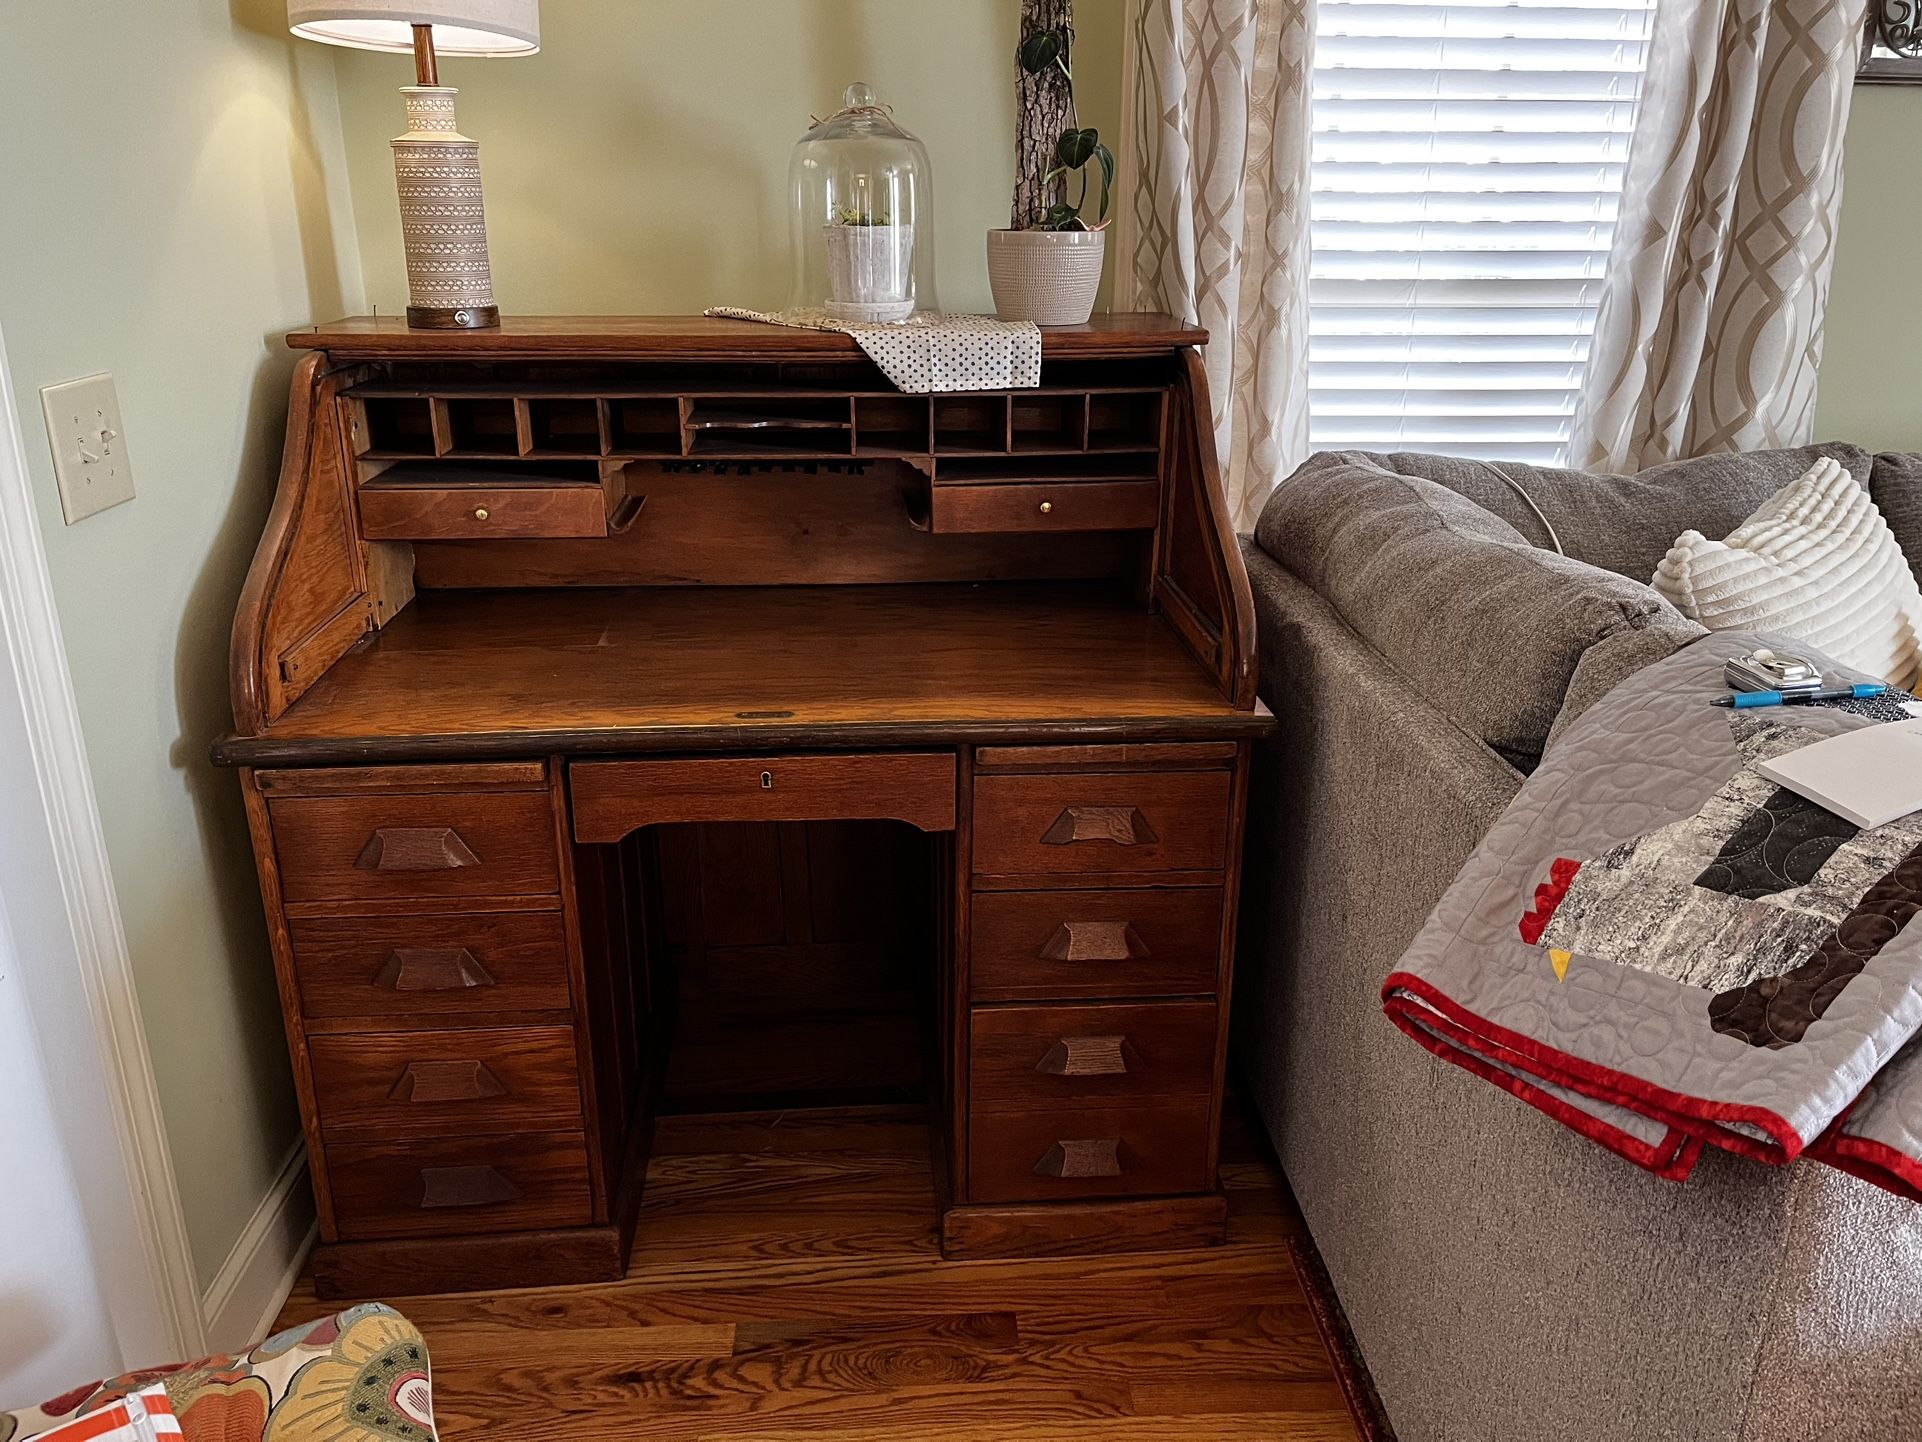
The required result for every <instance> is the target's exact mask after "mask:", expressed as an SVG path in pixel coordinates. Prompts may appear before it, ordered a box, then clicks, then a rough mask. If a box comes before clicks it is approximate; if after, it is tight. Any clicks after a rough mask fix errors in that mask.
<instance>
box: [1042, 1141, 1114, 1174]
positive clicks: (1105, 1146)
mask: <svg viewBox="0 0 1922 1442" xmlns="http://www.w3.org/2000/svg"><path fill="white" fill-rule="evenodd" d="M1034 1174H1035V1175H1036V1176H1037V1177H1060V1178H1062V1179H1064V1180H1070V1181H1071V1180H1073V1179H1075V1178H1077V1177H1118V1176H1120V1175H1121V1138H1120V1137H1093V1138H1088V1139H1084V1140H1080V1141H1069V1140H1066V1139H1064V1140H1061V1141H1058V1142H1056V1143H1055V1144H1054V1145H1053V1146H1051V1147H1049V1148H1048V1149H1047V1151H1045V1152H1043V1153H1042V1154H1041V1160H1040V1161H1038V1162H1036V1163H1035V1164H1034Z"/></svg>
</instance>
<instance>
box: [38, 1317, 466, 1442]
mask: <svg viewBox="0 0 1922 1442" xmlns="http://www.w3.org/2000/svg"><path fill="white" fill-rule="evenodd" d="M155 1382H160V1383H163V1384H164V1385H165V1386H166V1388H167V1398H168V1400H169V1401H170V1402H171V1403H172V1404H173V1409H174V1412H175V1414H176V1415H177V1416H178V1417H179V1418H180V1426H181V1431H182V1432H183V1433H184V1434H185V1437H186V1442H436V1434H435V1432H434V1406H433V1400H432V1396H431V1377H430V1373H429V1370H428V1365H427V1343H426V1342H425V1341H423V1340H422V1338H421V1335H420V1333H419V1332H418V1331H417V1330H415V1328H414V1325H413V1323H411V1322H409V1321H408V1320H407V1319H406V1318H405V1317H403V1316H401V1315H400V1313H398V1312H396V1311H395V1310H394V1309H393V1308H391V1307H383V1306H380V1305H379V1304H377V1303H369V1304H368V1305H366V1306H361V1307H353V1308H350V1309H349V1310H347V1311H345V1312H341V1313H339V1314H338V1315H336V1316H332V1317H323V1318H321V1319H320V1320H319V1321H317V1322H307V1323H303V1324H302V1325H301V1326H298V1327H289V1328H288V1329H287V1330H286V1331H284V1332H282V1333H280V1334H279V1335H278V1336H274V1337H270V1338H268V1339H267V1340H266V1341H265V1342H262V1343H261V1344H260V1345H259V1346H257V1347H255V1348H254V1349H253V1350H252V1351H250V1352H246V1353H244V1354H241V1355H237V1356H220V1357H207V1358H204V1359H203V1360H201V1361H198V1362H189V1363H186V1364H184V1365H180V1366H174V1367H153V1368H149V1369H148V1370H146V1371H142V1372H129V1373H127V1374H126V1375H125V1376H121V1377H112V1378H108V1379H107V1380H106V1381H102V1382H90V1383H88V1384H87V1385H86V1386H84V1387H77V1388H75V1389H74V1390H73V1391H71V1392H67V1393H64V1394H63V1395H61V1396H59V1397H55V1398H54V1399H52V1400H51V1401H49V1402H43V1403H41V1404H40V1406H38V1407H34V1408H29V1409H28V1410H26V1411H24V1412H0V1442H28V1439H30V1438H33V1437H36V1436H38V1435H39V1434H40V1433H42V1432H46V1431H49V1430H51V1429H52V1428H54V1427H58V1426H60V1425H61V1424H63V1423H66V1422H70V1421H72V1420H73V1419H74V1418H76V1417H79V1416H83V1415H84V1414H86V1413H88V1412H91V1411H93V1410H94V1409H95V1408H97V1407H104V1406H107V1405H108V1404H109V1403H112V1402H115V1401H118V1400H119V1399H120V1398H121V1397H123V1396H125V1395H126V1394H128V1393H129V1392H134V1391H137V1390H139V1389H140V1388H142V1387H149V1386H152V1385H153V1384H154V1383H155Z"/></svg>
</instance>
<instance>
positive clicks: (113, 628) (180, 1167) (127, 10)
mask: <svg viewBox="0 0 1922 1442" xmlns="http://www.w3.org/2000/svg"><path fill="white" fill-rule="evenodd" d="M4 28H5V38H4V43H0V136H4V137H5V144H4V145H3V146H0V332H3V333H4V335H5V338H6V344H7V348H8V351H9V353H10V357H11V360H12V365H13V377H14V383H15V386H16V388H17V390H16V394H15V396H14V402H15V404H16V405H17V406H18V408H19V411H20V416H21V419H22V422H23V424H24V425H25V427H26V433H27V441H28V444H27V454H28V460H29V462H30V464H31V467H32V480H33V487H34V496H35V501H36V503H37V505H38V508H39V512H40V520H41V526H42V529H43V530H44V532H45V536H46V546H47V552H48V557H49V560H50V562H51V565H52V572H53V580H54V587H55V591H56V594H57V597H58V602H59V607H60V619H61V624H62V626H63V628H64V631H65V636H66V644H67V652H68V656H69V659H70V661H71V664H72V669H73V677H74V685H75V687H76V689H77V691H78V693H79V699H80V710H81V717H82V721H83V724H84V726H85V729H86V738H87V749H88V755H89V758H90V760H91V763H92V767H93V775H94V784H95V787H96V789H97V791H98V793H99V800H100V811H101V815H102V817H103V819H104V821H105V823H106V830H107V843H108V851H109V854H110V857H111V860H112V864H113V872H114V883H115V889H116V891H117V892H118V894H119V898H120V906H121V912H122V914H123V916H124V918H125V921H126V930H127V942H128V945H129V947H130V949H131V952H132V956H133V964H134V968H135V973H136V977H137V981H138V986H139V991H140V1002H141V1008H142V1011H143V1013H144V1015H145V1018H146V1022H147V1034H148V1041H149V1044H150V1046H151V1047H152V1051H153V1058H154V1068H155V1071H156V1073H157V1077H158V1082H159V1087H160V1095H161V1102H162V1106H163V1109H164V1112H165V1115H166V1121H167V1131H168V1137H169V1141H170V1143H171V1148H172V1152H173V1159H174V1166H175V1168H176V1170H177V1171H178V1174H179V1178H180V1190H181V1196H182V1201H183V1202H184V1204H185V1209H186V1215H187V1227H188V1233H189V1236H190V1237H191V1239H192V1243H193V1249H194V1261H195V1265H196V1269H197V1271H198V1273H199V1276H200V1280H201V1283H202V1285H203V1286H204V1285H205V1284H206V1283H207V1282H208V1281H209V1280H210V1279H211V1278H212V1276H213V1275H214V1273H215V1271H216V1270H217V1269H218V1268H219V1266H220V1264H221V1263H222V1262H223V1261H224V1260H225V1259H226V1257H227V1254H228V1252H229V1251H230V1250H231V1249H232V1247H233V1244H234V1242H235V1240H236V1239H237V1238H238V1237H239V1235H240V1232H241V1229H242V1227H243V1226H244V1225H245V1224H246V1221H247V1219H248V1218H249V1216H250V1215H251V1214H252V1213H253V1212H254V1210H255V1208H256V1207H257V1206H258V1205H259V1203H260V1201H261V1200H262V1198H263V1197H264V1196H265V1195H266V1193H267V1191H268V1188H269V1186H270V1185H271V1183H272V1181H273V1178H274V1175H275V1172H276V1171H277V1169H278V1167H279V1164H280V1162H281V1161H282V1159H283V1158H284V1156H285V1155H286V1152H287V1150H288V1148H289V1147H290V1146H291V1145H292V1143H293V1140H294V1138H295V1136H296V1133H297V1130H298V1128H297V1123H296V1119H295V1115H294V1107H293V1094H292V1085H291V1082H290V1079H289V1075H288V1068H287V1059H286V1044H285V1041H284V1040H283V1035H282V1031H281V1024H280V1009H279V1006H278V1004H277V1002H276V1000H275V996H274V987H273V978H272V969H271V963H270V961H269V958H268V951H267V942H266V937H265V934H264V931H263V928H262V925H261V919H260V901H259V897H258V894H257V892H256V889H255V881H254V871H253V862H252V859H251V855H250V853H249V850H248V847H247V841H246V828H245V825H244V822H243V819H242V815H241V807H240V793H239V788H238V786H237V784H236V782H235V780H234V777H233V774H232V773H231V772H224V771H216V770H214V769H213V768H212V767H211V766H209V765H208V764H207V761H206V754H207V744H208V742H209V741H211V740H212V739H213V737H214V736H216V735H217V734H218V733H219V732H221V731H222V730H224V729H226V728H227V727H228V726H229V725H230V724H231V719H232V718H231V716H230V714H229V711H228V707H227V632H228V626H229V623H230V622H231V620H232V617H233V607H234V600H235V597H236V596H237V595H238V594H239V591H240V582H241V577H242V575H243V574H244V572H245V569H246V566H247V561H248V558H249V557H250V556H251V554H252V552H253V547H254V542H255V541H256V540H257V539H258V537H259V534H260V527H261V523H262V521H263V519H264V517H265V514H266V507H267V502H268V499H269V497H270V496H271V494H272V487H273V480H274V475H275V469H276V466H277V464H278V460H279V454H280V439H281V428H282V426H283V424H284V419H285V409H286V402H287V381H288V373H289V370H290V361H289V358H288V355H287V353H286V351H285V350H284V349H283V347H282V346H281V344H280V341H279V333H280V332H281V331H283V330H285V329H286V328H288V327H291V326H294V325H298V324H302V323H306V322H309V321H312V320H314V319H316V318H323V317H326V316H330V315H336V314H339V313H340V312H342V311H350V310H358V309H360V308H361V306H362V299H361V293H360V279H359V259H358V256H357V254H356V250H355V246H354V241H353V236H352V226H351V213H350V210H349V208H348V204H347V198H346V191H345V185H344V180H343V178H342V176H343V169H342V166H341V162H340V157H341V138H340V125H339V119H338V114H337V112H336V109H335V97H334V87H333V67H332V60H331V58H330V57H329V56H327V55H326V54H325V53H323V52H321V50H320V48H319V47H317V46H312V45H305V44H301V45H296V44H295V43H293V42H292V41H290V39H289V38H288V37H287V35H286V10H285V8H284V5H283V4H282V3H280V0H231V3H230V0H168V3H166V4H164V5H163V4H154V3H144V0H143V3H138V4H134V3H128V0H61V3H59V4H40V3H34V4H22V3H10V4H8V6H7V7H6V19H5V27H4ZM101 370H107V371H111V372H113V374H114V376H115V378H116V380H117V381H118V383H119V392H120V402H121V408H122V413H123V416H124V419H125V423H126V434H127V442H128V448H129V456H130V459H131V461H132V464H133V469H134V476H135V482H136V485H137V488H138V496H137V498H136V499H135V500H134V501H133V502H132V503H131V504H128V505H124V506H120V507H117V508H115V509H113V510H110V511H106V512H103V513H102V514H100V515H97V516H95V517H93V518H92V519H90V520H87V521H84V522H82V523H81V524H79V525H77V526H74V527H68V526H65V525H64V524H62V521H61V516H60V503H59V498H58V494H57V492H56V491H55V488H54V481H53V474H52V465H51V462H50V457H49V453H48V448H47V445H46V442H45V436H44V429H43V426H42V422H41V411H40V398H39V390H40V387H41V386H44V385H47V384H49V383H51V382H54V381H62V380H68V379H72V378H73V377H76V376H81V375H86V374H89V373H91V372H94V371H101ZM101 1144H102V1145H111V1141H110V1140H109V1139H106V1138H103V1139H102V1141H101ZM14 1184H15V1185H19V1184H22V1179H18V1178H16V1179H15V1182H14Z"/></svg>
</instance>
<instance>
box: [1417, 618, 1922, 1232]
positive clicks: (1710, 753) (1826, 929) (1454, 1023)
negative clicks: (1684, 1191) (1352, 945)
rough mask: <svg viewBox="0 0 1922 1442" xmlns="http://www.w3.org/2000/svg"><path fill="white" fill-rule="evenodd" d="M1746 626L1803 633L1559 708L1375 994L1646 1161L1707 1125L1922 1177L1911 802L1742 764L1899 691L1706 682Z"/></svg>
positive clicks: (1659, 1162)
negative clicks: (1860, 816) (1866, 796)
mask: <svg viewBox="0 0 1922 1442" xmlns="http://www.w3.org/2000/svg"><path fill="white" fill-rule="evenodd" d="M1758 645H1773V646H1775V647H1776V649H1778V650H1781V649H1791V650H1793V649H1797V648H1794V647H1792V646H1790V645H1789V643H1786V642H1782V641H1780V640H1776V639H1773V638H1769V637H1766V636H1757V635H1754V634H1751V633H1733V632H1731V633H1721V634H1717V635H1711V636H1708V637H1705V638H1703V639H1702V640H1700V641H1698V642H1696V643H1695V644H1693V645H1690V646H1687V647H1685V648H1684V649H1682V650H1681V651H1678V652H1676V653H1675V654H1674V655H1673V656H1670V657H1669V658H1668V659H1666V660H1664V661H1662V662H1659V663H1657V664H1656V665H1654V666H1650V667H1648V668H1646V669H1645V670H1643V671H1641V672H1639V673H1637V674H1636V675H1634V676H1632V677H1630V678H1629V679H1628V680H1627V681H1625V682H1623V683H1622V684H1621V685H1620V686H1618V687H1617V688H1616V689H1615V690H1614V691H1613V692H1611V693H1610V694H1609V695H1608V696H1606V697H1604V698H1603V699H1602V700H1601V701H1600V702H1598V703H1596V705H1594V706H1593V707H1592V708H1590V710H1589V711H1588V712H1587V713H1586V714H1584V715H1583V716H1582V717H1581V718H1580V719H1579V720H1578V721H1577V722H1576V723H1575V724H1574V725H1573V726H1571V727H1570V728H1569V729H1568V731H1567V732H1566V733H1565V734H1564V735H1563V737H1562V738H1561V739H1560V740H1559V741H1558V743H1557V744H1556V745H1555V746H1554V747H1553V748H1552V749H1551V750H1550V752H1549V754H1548V755H1547V756H1546V757H1544V758H1543V761H1542V764H1541V766H1540V768H1539V769H1538V770H1537V771H1536V772H1535V773H1534V774H1533V775H1532V776H1531V777H1529V778H1528V780H1527V782H1526V783H1525V784H1524V785H1523V787H1522V789H1521V792H1520V793H1519V794H1518V795H1517V796H1516V798H1515V800H1514V802H1513V803H1512V804H1511V805H1510V806H1509V808H1508V809H1507V811H1506V812H1504V813H1503V815H1502V817H1501V819H1500V820H1499V821H1498V822H1497V823H1496V824H1495V826H1494V827H1493V828H1491V829H1490V831H1489V833H1488V835H1487V836H1486V837H1485V838H1483V840H1482V843H1481V845H1480V846H1479V847H1478V848H1477V849H1476V851H1475V854H1474V856H1473V857H1472V858H1470V860H1469V863H1468V865H1467V866H1466V867H1464V868H1463V869H1462V872H1461V874H1460V875H1459V876H1458V877H1457V878H1456V880H1455V882H1454V884H1453V885H1451V886H1450V887H1449V889H1448V892H1447V893H1446V894H1445V895H1444V896H1443V898H1442V900H1441V901H1440V903H1439V904H1438V905H1437V906H1436V908H1435V910H1434V912H1433V913H1432V914H1431V915H1430V917H1429V919H1428V922H1427V924H1426V925H1425V926H1424V927H1423V929H1422V931H1421V933H1420V935H1419V936H1417V937H1416V939H1415V942H1414V944H1413V945H1412V946H1410V947H1409V949H1408V951H1407V953H1406V954H1405V955H1404V956H1403V957H1402V959H1401V962H1400V963H1399V965H1398V966H1397V969H1396V970H1395V971H1394V972H1393V973H1392V974H1391V975H1390V976H1389V978H1388V980H1387V982H1386V984H1385V985H1384V987H1383V991H1382V999H1383V1005H1384V1007H1385V1008H1386V1010H1387V1012H1388V1015H1389V1016H1390V1018H1392V1019H1393V1021H1394V1022H1395V1024H1396V1025H1397V1026H1399V1027H1400V1028H1401V1029H1402V1030H1403V1031H1404V1032H1406V1033H1407V1034H1408V1035H1409V1036H1411V1037H1413V1038H1414V1039H1415V1040H1416V1041H1418V1042H1420V1043H1421V1044H1422V1045H1423V1046H1425V1047H1427V1048H1428V1049H1429V1050H1430V1051H1432V1052H1434V1053H1435V1054H1436V1055H1437V1056H1440V1057H1442V1058H1444V1059H1446V1060H1448V1061H1452V1062H1454V1063H1456V1064H1457V1065H1459V1066H1463V1067H1466V1068H1468V1069H1469V1070H1470V1071H1473V1072H1475V1073H1476V1074H1478V1075H1480V1076H1482V1077H1485V1078H1486V1079H1487V1080H1489V1081H1491V1082H1493V1083H1494V1084H1495V1085H1497V1086H1499V1087H1502V1088H1503V1089H1504V1090H1506V1091H1509V1092H1511V1093H1513V1094H1514V1095H1515V1096H1517V1097H1520V1098H1521V1099H1522V1100H1523V1101H1526V1102H1528V1103H1529V1104H1530V1105H1532V1106H1535V1107H1537V1108H1539V1109H1540V1110H1542V1111H1544V1112H1546V1113H1547V1114H1548V1115H1549V1116H1551V1117H1554V1118H1555V1119H1556V1120H1558V1121H1561V1122H1563V1123H1565V1124H1566V1125H1568V1126H1570V1127H1572V1128H1574V1129H1575V1130H1576V1131H1578V1132H1580V1133H1581V1134H1582V1135H1584V1136H1586V1137H1589V1138H1591V1139H1592V1140H1594V1141H1597V1142H1599V1143H1601V1144H1602V1145H1604V1146H1606V1147H1608V1148H1610V1149H1611V1150H1613V1151H1615V1152H1618V1153H1620V1154H1621V1155H1622V1156H1624V1157H1627V1158H1628V1159H1629V1160H1630V1161H1633V1162H1635V1163H1637V1164H1638V1165H1640V1166H1643V1167H1646V1168H1648V1169H1649V1170H1650V1171H1652V1172H1655V1173H1657V1174H1658V1175H1661V1176H1664V1177H1669V1178H1673V1179H1676V1180H1680V1179H1681V1178H1684V1177H1686V1176H1687V1175H1688V1174H1689V1172H1690V1170H1691V1169H1692V1168H1693V1167H1694V1165H1695V1162H1696V1159H1697V1158H1698V1157H1699V1156H1700V1155H1701V1150H1702V1148H1703V1147H1704V1146H1717V1147H1722V1148H1724V1149H1725V1150H1728V1151H1731V1152H1735V1153H1738V1154H1740V1155H1742V1156H1747V1157H1752V1158H1754V1159H1756V1160H1757V1161H1762V1162H1770V1163H1784V1162H1790V1161H1793V1160H1795V1159H1796V1158H1797V1157H1800V1156H1803V1155H1805V1154H1806V1155H1808V1156H1810V1157H1813V1158H1816V1159H1818V1160H1820V1161H1823V1162H1827V1163H1829V1164H1830V1165H1833V1166H1838V1167H1841V1168H1843V1169H1844V1170H1847V1171H1849V1172H1852V1173H1854V1174H1856V1175H1858V1176H1862V1177H1865V1178H1867V1179H1868V1180H1870V1181H1873V1182H1875V1183H1876V1184H1877V1185H1879V1186H1883V1187H1886V1188H1887V1189H1889V1190H1891V1191H1894V1192H1898V1193H1900V1194H1902V1195H1905V1196H1909V1197H1912V1198H1915V1199H1917V1200H1922V1041H1915V1042H1914V1044H1911V1042H1912V1039H1914V1038H1915V1037H1916V1035H1917V1033H1918V1031H1919V1030H1922V922H1917V921H1915V920H1914V918H1915V915H1916V913H1917V912H1918V911H1919V910H1922V813H1918V814H1914V815H1911V816H1908V817H1905V818H1902V819H1901V820H1898V821H1895V822H1893V823H1891V824H1889V825H1887V826H1881V827H1876V828H1872V829H1862V828H1858V827H1856V826H1854V825H1852V824H1851V823H1849V822H1848V821H1846V820H1844V819H1843V818H1841V817H1839V816H1836V815H1835V814H1833V813H1831V812H1828V811H1826V810H1824V809H1822V808H1821V807H1819V806H1817V805H1815V804H1814V803H1812V802H1809V801H1806V800H1804V799H1802V798H1801V797H1798V796H1796V795H1794V794H1793V793H1791V792H1788V791H1786V790H1783V789H1782V788H1780V787H1778V786H1776V785H1775V783H1773V782H1772V781H1769V780H1768V779H1767V778H1766V777H1764V776H1762V775H1761V774H1760V773H1759V772H1758V771H1756V770H1755V769H1754V763H1756V762H1758V761H1762V760H1765V759H1767V758H1769V757H1771V756H1776V755H1780V754H1781V753H1783V752H1786V751H1790V750H1794V749H1795V748H1797V747H1799V746H1804V745H1807V744H1809V743H1810V742H1812V741H1816V740H1819V739H1821V738H1822V737H1824V736H1829V735H1835V734H1838V733H1840V732H1842V731H1845V730H1849V729H1852V728H1854V727H1858V726H1870V725H1877V724H1881V723H1882V722H1884V721H1889V720H1896V719H1900V718H1901V717H1903V716H1904V715H1905V714H1908V713H1907V711H1906V710H1905V705H1904V704H1898V703H1897V702H1895V701H1892V700H1878V701H1873V702H1852V703H1848V704H1846V705H1840V706H1826V705H1824V706H1795V707H1774V708H1764V709H1758V710H1750V711H1734V710H1730V709H1727V708H1724V707H1718V706H1713V705H1711V704H1710V702H1711V700H1712V699H1713V698H1715V697H1717V696H1723V695H1726V694H1727V691H1726V686H1725V684H1724V682H1723V677H1722V667H1723V663H1724V662H1725V661H1726V660H1727V659H1728V658H1729V657H1731V656H1735V655H1738V654H1742V653H1744V652H1747V651H1750V650H1753V649H1755V648H1756V647H1757V646H1758ZM1824 669H1825V673H1826V674H1827V675H1828V676H1829V677H1830V678H1831V679H1832V680H1841V679H1865V678H1859V677H1856V676H1855V675H1854V674H1853V673H1851V672H1849V671H1848V670H1847V668H1845V667H1840V666H1825V668H1824ZM1902 701H1903V703H1905V704H1907V705H1912V704H1913V703H1908V702H1907V698H1902Z"/></svg>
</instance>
